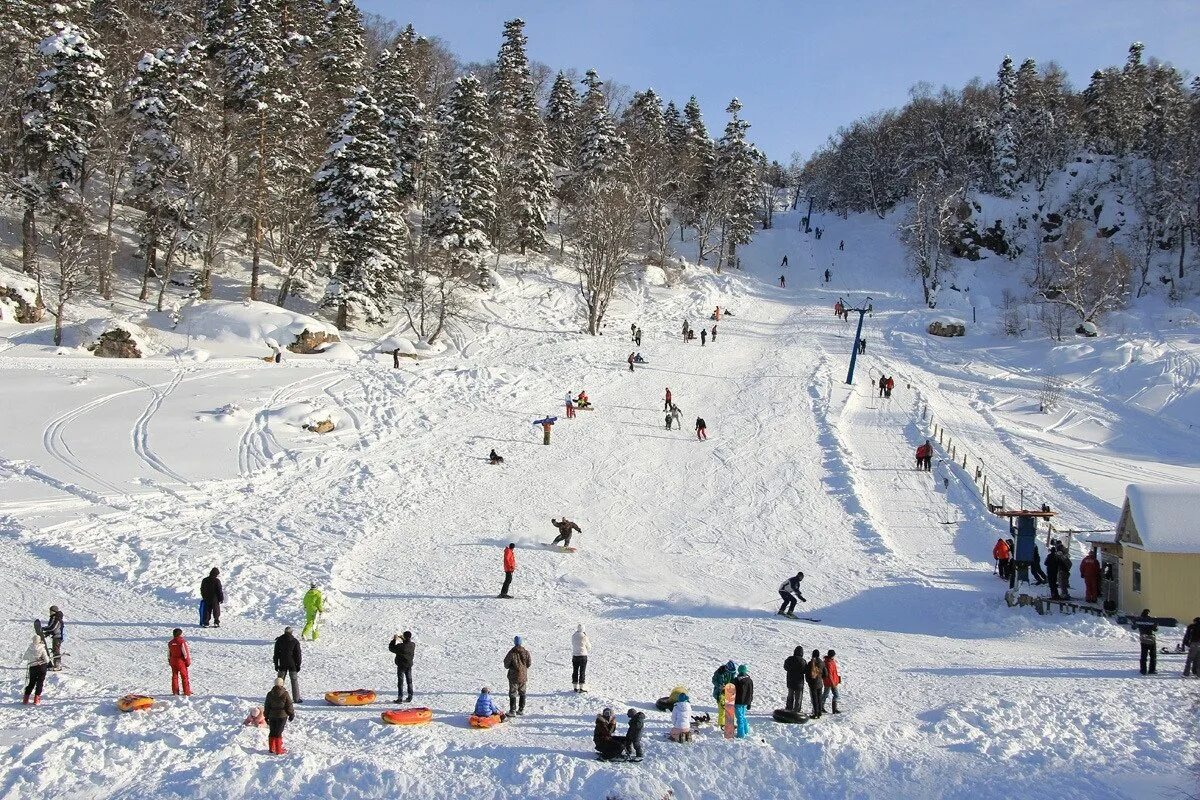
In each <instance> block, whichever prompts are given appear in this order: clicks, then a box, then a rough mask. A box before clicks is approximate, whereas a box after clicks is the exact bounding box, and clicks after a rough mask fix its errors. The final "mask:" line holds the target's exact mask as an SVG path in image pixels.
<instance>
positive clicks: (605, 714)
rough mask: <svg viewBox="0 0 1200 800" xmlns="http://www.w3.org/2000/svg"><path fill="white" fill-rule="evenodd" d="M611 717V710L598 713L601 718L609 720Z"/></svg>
mask: <svg viewBox="0 0 1200 800" xmlns="http://www.w3.org/2000/svg"><path fill="white" fill-rule="evenodd" d="M612 715H613V710H612V709H611V708H606V709H604V710H603V711H601V712H600V716H602V717H610V718H611V717H612Z"/></svg>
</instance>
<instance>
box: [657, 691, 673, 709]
mask: <svg viewBox="0 0 1200 800" xmlns="http://www.w3.org/2000/svg"><path fill="white" fill-rule="evenodd" d="M654 707H655V708H657V709H658V710H659V711H670V710H671V709H673V708H675V701H674V700H672V699H671V696H670V695H667V696H666V697H660V698H658V699H657V700H655V701H654Z"/></svg>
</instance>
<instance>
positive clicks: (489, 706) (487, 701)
mask: <svg viewBox="0 0 1200 800" xmlns="http://www.w3.org/2000/svg"><path fill="white" fill-rule="evenodd" d="M475 716H477V717H499V718H500V721H501V722H504V720H506V719H508V715H507V714H505V713H504V712H503V711H501V710H500V709H498V708H496V704H495V702H493V701H492V690H491V689H489V688H488V687H487V686H485V687H483V688H482V689H480V690H479V699H477V700H476V701H475Z"/></svg>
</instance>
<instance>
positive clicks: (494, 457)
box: [488, 448, 504, 464]
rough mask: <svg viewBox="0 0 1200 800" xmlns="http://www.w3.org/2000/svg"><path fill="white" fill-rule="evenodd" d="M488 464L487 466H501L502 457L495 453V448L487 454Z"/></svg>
mask: <svg viewBox="0 0 1200 800" xmlns="http://www.w3.org/2000/svg"><path fill="white" fill-rule="evenodd" d="M488 463H489V464H503V463H504V457H503V456H502V455H500V454H499V453H497V452H496V450H495V448H492V452H491V453H489V454H488Z"/></svg>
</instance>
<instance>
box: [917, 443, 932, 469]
mask: <svg viewBox="0 0 1200 800" xmlns="http://www.w3.org/2000/svg"><path fill="white" fill-rule="evenodd" d="M928 453H929V445H927V444H919V445H917V469H925V456H926V455H927V454H928Z"/></svg>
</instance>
